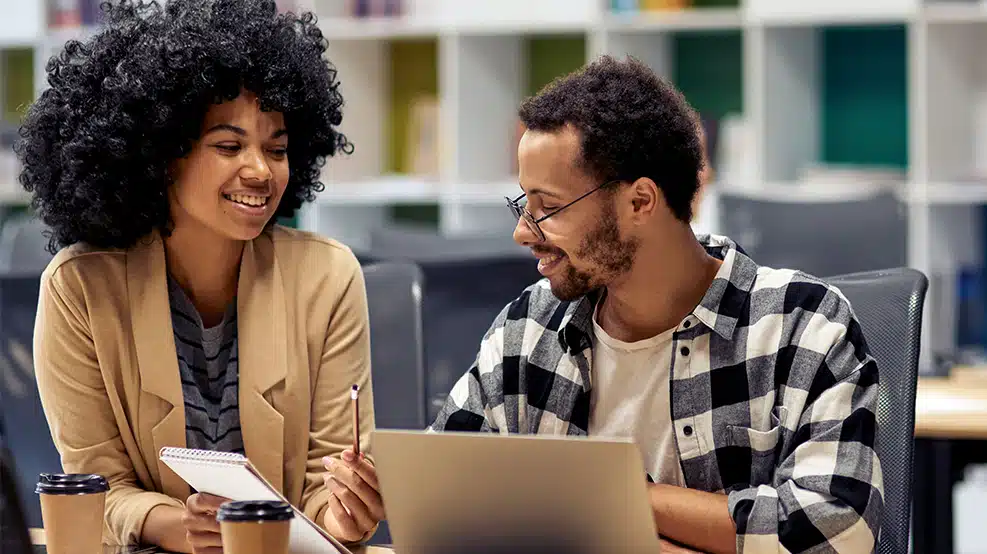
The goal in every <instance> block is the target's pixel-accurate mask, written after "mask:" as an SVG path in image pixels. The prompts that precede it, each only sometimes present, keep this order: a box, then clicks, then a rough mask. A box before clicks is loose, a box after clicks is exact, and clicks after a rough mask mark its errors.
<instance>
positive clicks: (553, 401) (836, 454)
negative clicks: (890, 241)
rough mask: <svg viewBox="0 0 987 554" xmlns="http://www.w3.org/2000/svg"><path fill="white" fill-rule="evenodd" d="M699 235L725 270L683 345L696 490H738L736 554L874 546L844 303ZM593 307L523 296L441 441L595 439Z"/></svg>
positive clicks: (876, 521)
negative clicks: (490, 435) (482, 434)
mask: <svg viewBox="0 0 987 554" xmlns="http://www.w3.org/2000/svg"><path fill="white" fill-rule="evenodd" d="M698 238H699V240H700V242H701V243H702V244H703V246H704V247H705V248H706V250H707V251H708V252H709V253H710V254H711V255H713V256H716V257H717V258H720V259H721V260H723V264H722V266H721V268H720V270H719V272H718V273H717V275H716V277H715V279H714V280H713V283H712V285H711V286H710V288H709V290H708V291H707V292H706V295H705V296H704V298H703V300H702V301H701V302H700V305H699V306H698V307H696V309H695V310H693V312H692V313H691V314H690V315H689V316H687V317H686V318H685V319H684V320H683V321H682V322H681V323H680V324H679V326H678V327H677V329H676V331H675V332H674V336H673V339H672V340H673V341H674V347H673V352H674V354H673V356H672V359H671V360H670V361H669V363H670V366H671V367H670V375H671V377H670V378H671V380H672V383H671V387H670V390H671V399H670V402H671V409H672V421H673V425H674V427H675V438H676V441H677V445H678V453H679V457H680V459H681V463H682V470H683V473H684V475H685V480H686V485H687V486H688V487H689V488H692V489H698V490H703V491H709V492H720V493H724V494H728V495H729V506H730V513H731V515H732V517H733V520H734V522H735V524H736V526H737V549H738V552H806V551H811V552H822V551H827V552H829V551H838V552H871V551H873V550H874V549H875V547H876V544H875V543H876V537H877V534H878V529H879V525H880V514H881V510H882V507H883V481H882V476H881V467H880V463H879V461H878V457H877V453H876V451H875V449H874V441H875V436H876V426H877V422H876V416H875V414H876V408H877V394H878V370H877V365H876V363H875V362H874V359H873V358H872V357H871V355H870V354H869V350H868V349H867V346H866V343H865V341H864V338H863V336H862V334H861V329H860V326H859V324H858V322H857V320H856V318H855V317H854V315H853V313H852V311H851V307H850V305H849V303H848V302H847V300H846V298H845V297H844V296H843V295H842V294H841V293H840V292H839V290H838V289H836V288H835V287H833V286H829V285H827V284H826V283H824V282H823V281H821V280H819V279H816V278H814V277H811V276H809V275H806V274H804V273H801V272H798V271H792V270H785V269H772V268H767V267H760V266H758V265H757V264H756V263H755V262H754V261H752V260H751V259H750V258H749V257H748V256H747V255H746V254H744V253H743V251H742V250H741V249H740V248H738V247H737V245H736V244H734V243H733V242H732V241H731V240H730V239H728V238H726V237H722V236H715V235H712V236H711V235H700V236H699V237H698ZM596 301H597V296H596V295H590V296H587V297H584V298H581V299H579V300H576V301H573V302H560V301H559V300H558V299H556V298H555V296H554V295H553V294H552V292H551V289H550V288H549V285H548V282H547V281H546V280H542V281H539V282H538V283H535V284H534V285H532V286H530V287H528V288H527V289H525V290H524V292H522V293H521V295H520V296H519V297H518V298H517V299H516V300H514V301H513V302H511V303H510V304H509V305H507V306H506V307H505V308H504V309H503V310H502V311H501V313H500V314H499V315H498V316H497V317H496V319H495V320H494V322H493V324H492V325H491V327H490V329H489V330H488V332H487V333H486V335H485V336H484V338H483V340H482V342H481V344H480V351H479V353H478V355H477V358H476V360H475V362H474V364H473V366H472V367H471V368H470V369H469V371H468V372H467V373H466V374H465V375H463V377H462V378H461V379H460V380H459V381H458V382H457V383H456V384H455V386H454V387H453V389H452V391H451V392H450V394H449V398H448V399H447V401H446V404H445V406H444V407H443V409H442V410H441V411H440V413H439V415H438V416H437V418H436V420H435V422H434V423H433V424H432V426H431V427H430V430H432V431H474V432H475V431H491V432H500V433H541V434H552V435H566V434H568V435H585V434H586V429H587V428H588V424H589V412H590V410H589V406H590V396H591V395H592V394H593V390H592V386H591V385H592V383H591V380H590V375H591V373H590V364H591V362H592V359H593V356H592V352H591V349H592V345H593V335H592V320H591V317H592V314H593V309H594V306H595V303H596ZM642 478H644V477H642Z"/></svg>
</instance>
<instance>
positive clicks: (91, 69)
mask: <svg viewBox="0 0 987 554" xmlns="http://www.w3.org/2000/svg"><path fill="white" fill-rule="evenodd" d="M102 8H103V13H104V16H105V25H104V26H103V27H101V30H100V31H99V32H98V33H97V34H96V35H94V36H93V37H92V38H90V39H88V40H87V41H85V42H79V41H70V42H68V43H67V44H66V45H65V48H64V50H63V51H62V52H61V53H60V54H59V55H58V56H56V57H53V58H52V59H51V60H50V61H49V62H48V65H47V68H46V69H47V74H48V84H49V85H50V87H49V88H47V89H46V90H45V91H44V92H43V93H42V94H41V97H40V98H39V99H38V100H37V101H36V102H35V103H34V104H33V105H32V106H31V108H30V109H29V110H28V113H27V115H26V117H25V120H24V123H23V125H22V127H21V129H20V140H19V141H18V143H17V144H16V145H15V150H16V152H17V154H18V156H19V158H20V160H21V162H22V167H23V169H22V172H21V174H20V177H19V180H20V183H21V184H22V185H23V186H24V188H25V189H26V190H27V191H28V192H31V193H33V200H32V207H33V208H34V209H35V210H36V212H37V215H38V217H39V218H40V219H41V220H42V221H43V222H44V223H45V224H46V225H47V226H48V227H50V228H51V231H52V236H51V241H50V244H49V249H50V250H51V251H52V252H54V251H55V250H57V249H58V248H60V247H64V246H67V245H70V244H74V243H77V242H84V243H88V244H90V245H93V246H96V247H103V248H106V247H109V248H128V247H130V246H132V245H134V244H135V243H136V242H137V241H138V240H139V239H140V238H141V237H142V236H145V235H146V234H148V233H150V232H151V231H153V230H155V229H157V230H159V231H161V232H162V233H164V234H167V233H168V232H169V230H170V227H171V220H170V215H169V206H168V194H167V189H168V187H169V186H170V185H171V183H172V179H171V177H170V176H169V169H170V167H171V165H172V162H173V161H174V160H176V159H179V158H181V157H183V156H185V155H186V154H188V153H189V151H190V149H191V146H192V145H193V143H194V141H195V140H196V139H198V138H199V134H200V132H201V125H202V121H203V118H204V117H205V114H206V111H207V110H208V109H209V107H210V106H211V105H213V104H216V103H220V102H223V101H226V100H232V99H234V98H236V97H237V96H238V95H239V94H240V92H241V90H244V89H245V90H248V91H250V92H252V93H253V94H254V95H256V96H257V98H258V99H259V102H260V106H261V108H262V109H264V110H272V111H278V112H281V113H283V115H284V119H285V126H286V127H287V129H288V131H289V133H290V135H291V146H290V147H289V154H288V163H289V168H290V171H291V176H290V179H289V181H288V185H287V189H286V190H285V193H284V196H283V197H282V199H281V203H280V205H279V206H278V210H277V213H276V217H285V216H287V217H290V216H291V215H293V214H294V213H295V210H297V209H298V208H299V207H300V206H301V205H302V203H303V202H306V201H312V200H313V199H314V197H315V193H316V192H318V191H320V190H322V185H321V183H320V181H319V179H320V174H321V168H322V166H323V165H324V164H325V161H326V158H327V157H329V156H333V155H335V154H336V153H337V152H338V151H343V152H345V153H349V152H351V151H352V145H351V144H350V143H349V142H348V140H347V139H346V137H345V136H344V135H343V134H341V133H340V132H338V130H337V129H336V127H337V126H338V125H339V124H340V122H341V121H342V113H341V108H342V105H343V99H342V96H341V95H340V93H339V90H338V86H339V84H338V82H337V80H336V70H335V68H334V67H333V66H332V65H331V63H330V62H329V61H328V60H327V59H326V58H325V57H324V54H325V52H326V50H327V46H328V45H327V41H326V39H325V38H324V37H323V35H322V32H321V31H320V30H319V28H318V26H317V24H316V21H315V17H314V16H313V15H312V14H310V13H306V14H302V15H296V14H291V13H278V10H277V7H276V5H275V2H274V0H169V1H168V2H167V4H166V5H165V6H164V7H161V6H160V5H159V4H158V3H157V2H145V1H143V0H134V1H132V0H116V1H115V2H114V3H113V4H110V3H108V2H106V3H104V4H103V6H102Z"/></svg>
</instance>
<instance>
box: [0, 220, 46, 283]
mask: <svg viewBox="0 0 987 554" xmlns="http://www.w3.org/2000/svg"><path fill="white" fill-rule="evenodd" d="M47 229H48V228H47V227H46V226H45V224H44V223H42V222H41V220H39V219H38V218H36V217H34V216H30V215H16V216H11V217H10V219H8V220H7V221H6V222H4V224H3V227H2V229H0V272H4V273H8V274H10V273H16V274H21V275H26V274H38V275H40V274H41V272H42V271H44V270H45V268H46V267H47V266H48V263H49V262H50V261H51V259H52V258H53V257H54V256H53V255H52V254H51V253H49V252H48V251H47V250H46V248H47V247H48V237H47V236H45V232H46V231H47Z"/></svg>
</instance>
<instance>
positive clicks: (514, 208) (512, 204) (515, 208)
mask: <svg viewBox="0 0 987 554" xmlns="http://www.w3.org/2000/svg"><path fill="white" fill-rule="evenodd" d="M619 182H620V179H611V180H609V181H606V182H604V183H603V184H602V185H599V186H597V187H595V188H592V189H590V190H589V191H588V192H585V193H583V194H581V195H580V196H579V197H578V198H576V199H575V200H573V201H572V202H569V203H568V204H566V205H564V206H562V207H561V208H558V209H557V210H554V211H553V212H552V213H549V214H545V215H543V216H541V217H539V218H535V216H534V215H532V213H531V212H529V211H528V208H527V207H526V206H522V205H520V204H518V202H520V201H521V199H522V198H524V197H525V196H527V193H522V194H521V195H520V196H518V197H517V198H513V199H512V198H511V197H509V196H505V197H504V200H507V207H508V208H510V210H511V213H513V214H514V217H515V218H516V219H517V220H518V221H520V220H522V219H523V220H524V222H525V224H527V225H528V228H529V229H531V231H532V232H534V233H535V235H536V236H537V237H538V240H539V241H543V240H545V232H544V231H542V230H541V226H540V225H539V223H541V222H542V221H545V220H546V219H548V218H550V217H553V216H555V215H558V214H559V212H561V211H562V210H564V209H566V208H568V207H569V206H572V205H573V204H575V203H576V202H579V201H580V200H582V199H583V198H586V197H587V196H589V195H591V194H593V193H594V192H596V191H598V190H600V189H602V188H603V187H606V186H608V185H612V184H614V183H619Z"/></svg>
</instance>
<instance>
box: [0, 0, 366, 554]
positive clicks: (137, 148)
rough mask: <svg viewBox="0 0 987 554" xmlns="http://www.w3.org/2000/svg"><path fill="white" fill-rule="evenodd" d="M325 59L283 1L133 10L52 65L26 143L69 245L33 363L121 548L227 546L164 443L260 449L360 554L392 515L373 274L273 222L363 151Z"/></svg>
mask: <svg viewBox="0 0 987 554" xmlns="http://www.w3.org/2000/svg"><path fill="white" fill-rule="evenodd" d="M325 51H326V41H325V39H324V38H323V36H322V34H321V33H320V31H319V29H318V27H317V26H316V24H315V23H314V18H313V17H312V16H311V15H304V16H301V17H299V16H295V15H291V14H278V13H277V12H276V8H275V3H274V1H273V0H170V1H169V2H168V3H167V5H166V7H163V8H162V7H159V6H158V5H157V4H156V3H149V4H146V3H143V2H138V3H134V2H130V1H126V0H124V1H122V2H119V3H117V4H115V5H113V6H110V7H107V8H106V28H105V30H103V31H102V32H100V33H99V34H98V35H96V36H95V37H93V38H92V39H90V40H89V41H88V42H86V43H84V44H80V43H78V42H70V43H69V44H67V45H66V48H65V50H64V52H62V53H61V55H60V56H59V57H58V58H56V59H53V60H52V61H51V62H50V63H49V65H48V81H49V84H50V85H51V86H50V88H49V89H48V90H46V91H45V92H44V93H43V94H42V96H41V98H40V99H39V100H38V101H37V102H36V103H35V104H34V105H33V106H32V107H31V109H30V112H29V114H28V116H27V118H26V120H25V122H24V125H23V128H22V130H21V136H22V140H21V142H20V143H19V144H18V146H17V152H18V155H19V156H20V159H21V161H22V162H23V172H22V174H21V177H20V181H21V183H22V184H23V185H24V187H25V188H26V189H27V190H28V191H29V192H32V193H33V206H34V208H35V209H36V211H37V214H38V216H39V217H40V218H41V219H42V220H43V221H44V222H45V223H46V224H47V225H48V226H49V227H50V228H51V230H52V235H51V249H52V252H56V251H57V255H56V256H55V258H54V260H53V261H52V262H51V264H50V266H49V267H48V268H47V270H46V271H45V272H44V275H43V277H42V287H41V298H40V302H39V310H38V317H37V321H36V324H35V367H36V371H37V379H38V386H39V389H40V393H41V399H42V402H43V405H44V408H45V413H46V415H47V418H48V421H49V425H50V427H51V431H52V437H53V439H54V441H55V444H56V446H57V448H58V450H59V453H60V454H61V458H62V464H63V466H64V470H65V471H66V472H73V473H75V472H86V473H90V472H91V473H99V474H102V475H104V476H105V477H106V478H107V479H108V480H109V481H110V484H111V489H110V492H109V494H108V497H107V500H106V517H105V522H106V532H107V538H109V539H114V540H113V541H112V542H116V543H121V544H133V543H137V542H141V543H149V544H154V545H157V546H160V547H162V548H163V549H165V550H169V551H179V552H211V551H217V552H218V551H219V547H220V546H221V542H220V540H219V539H220V537H219V534H218V532H219V527H218V525H217V524H216V521H215V517H214V515H215V511H216V509H217V508H218V505H219V503H220V502H222V501H223V499H218V498H214V497H209V496H207V495H198V494H196V495H192V496H190V493H192V492H194V491H190V490H189V487H188V486H187V485H186V484H185V483H184V482H183V481H182V480H181V479H180V478H179V477H177V476H176V475H175V474H174V473H172V472H170V471H169V470H168V469H167V468H166V467H165V466H164V465H163V464H162V463H161V462H160V461H159V460H158V456H157V454H158V452H159V451H160V449H161V448H162V447H165V446H178V447H189V448H200V449H212V450H224V451H233V452H245V453H246V455H247V456H248V457H249V458H250V459H251V461H252V462H253V463H254V464H255V465H256V466H257V467H258V468H259V470H260V471H261V473H262V474H263V475H264V476H265V477H266V478H267V479H268V480H269V481H270V482H271V483H272V484H274V485H275V486H276V487H277V488H279V489H280V490H281V492H282V493H283V494H284V495H285V496H286V497H287V498H288V500H289V501H291V502H292V504H294V505H296V506H298V507H299V508H300V509H301V510H303V511H304V512H305V513H306V514H307V515H308V516H309V517H310V518H312V519H313V520H314V521H316V522H318V523H319V524H322V525H324V526H325V528H326V529H327V530H328V531H329V532H330V533H331V534H333V535H334V536H336V537H337V538H339V539H340V540H341V541H344V542H358V541H361V540H364V539H366V538H368V537H369V536H370V535H371V534H372V533H373V530H374V528H375V525H376V523H377V522H378V521H379V520H380V519H381V518H382V517H383V509H382V507H381V503H380V496H379V493H378V486H377V482H376V479H375V478H374V473H373V470H372V468H373V466H372V465H371V461H370V460H369V459H367V458H366V457H364V456H355V455H354V454H353V452H352V451H349V450H348V446H349V445H350V444H352V437H353V430H352V425H351V423H350V422H351V421H352V416H351V407H350V397H349V391H350V388H351V386H352V385H354V384H356V385H359V386H360V388H361V390H362V393H361V402H360V412H361V413H360V422H361V425H360V430H359V433H360V435H361V440H362V441H363V443H364V444H365V445H367V444H368V441H369V434H370V431H371V429H372V427H373V423H374V419H373V411H372V406H373V399H372V394H371V380H370V367H369V366H370V362H369V359H370V352H369V337H368V320H367V317H368V316H367V304H366V292H365V289H364V282H363V278H362V273H361V270H360V266H359V264H358V262H357V260H356V259H355V257H354V256H353V254H352V253H351V251H350V250H349V249H348V248H346V247H345V246H343V245H341V244H339V243H337V242H335V241H333V240H329V239H323V238H320V237H317V236H315V235H311V234H308V233H303V232H299V231H294V230H289V229H285V228H282V227H280V226H277V225H275V223H274V222H275V220H276V218H278V217H287V216H291V215H292V214H293V213H294V212H295V210H296V209H297V208H298V207H299V206H300V205H301V204H302V203H303V202H305V201H311V200H312V199H313V197H314V194H315V192H317V191H318V190H320V186H321V185H320V184H319V181H318V179H319V175H320V169H321V166H322V164H323V163H324V161H325V159H326V158H327V157H329V156H333V155H335V154H336V153H338V152H344V153H348V152H349V151H350V150H351V145H350V144H349V142H348V141H347V139H346V138H345V136H343V135H342V134H340V132H339V131H338V130H337V129H336V126H338V125H339V124H340V121H341V113H340V108H341V106H342V98H341V96H340V94H339V92H338V90H337V87H338V83H337V81H336V72H335V70H334V68H333V67H332V66H331V65H330V64H329V63H328V62H327V61H326V60H325V59H324V58H323V54H324V53H325ZM327 468H331V470H330V471H327ZM330 475H331V476H332V477H330ZM360 475H363V476H365V477H364V478H361V477H360Z"/></svg>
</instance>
